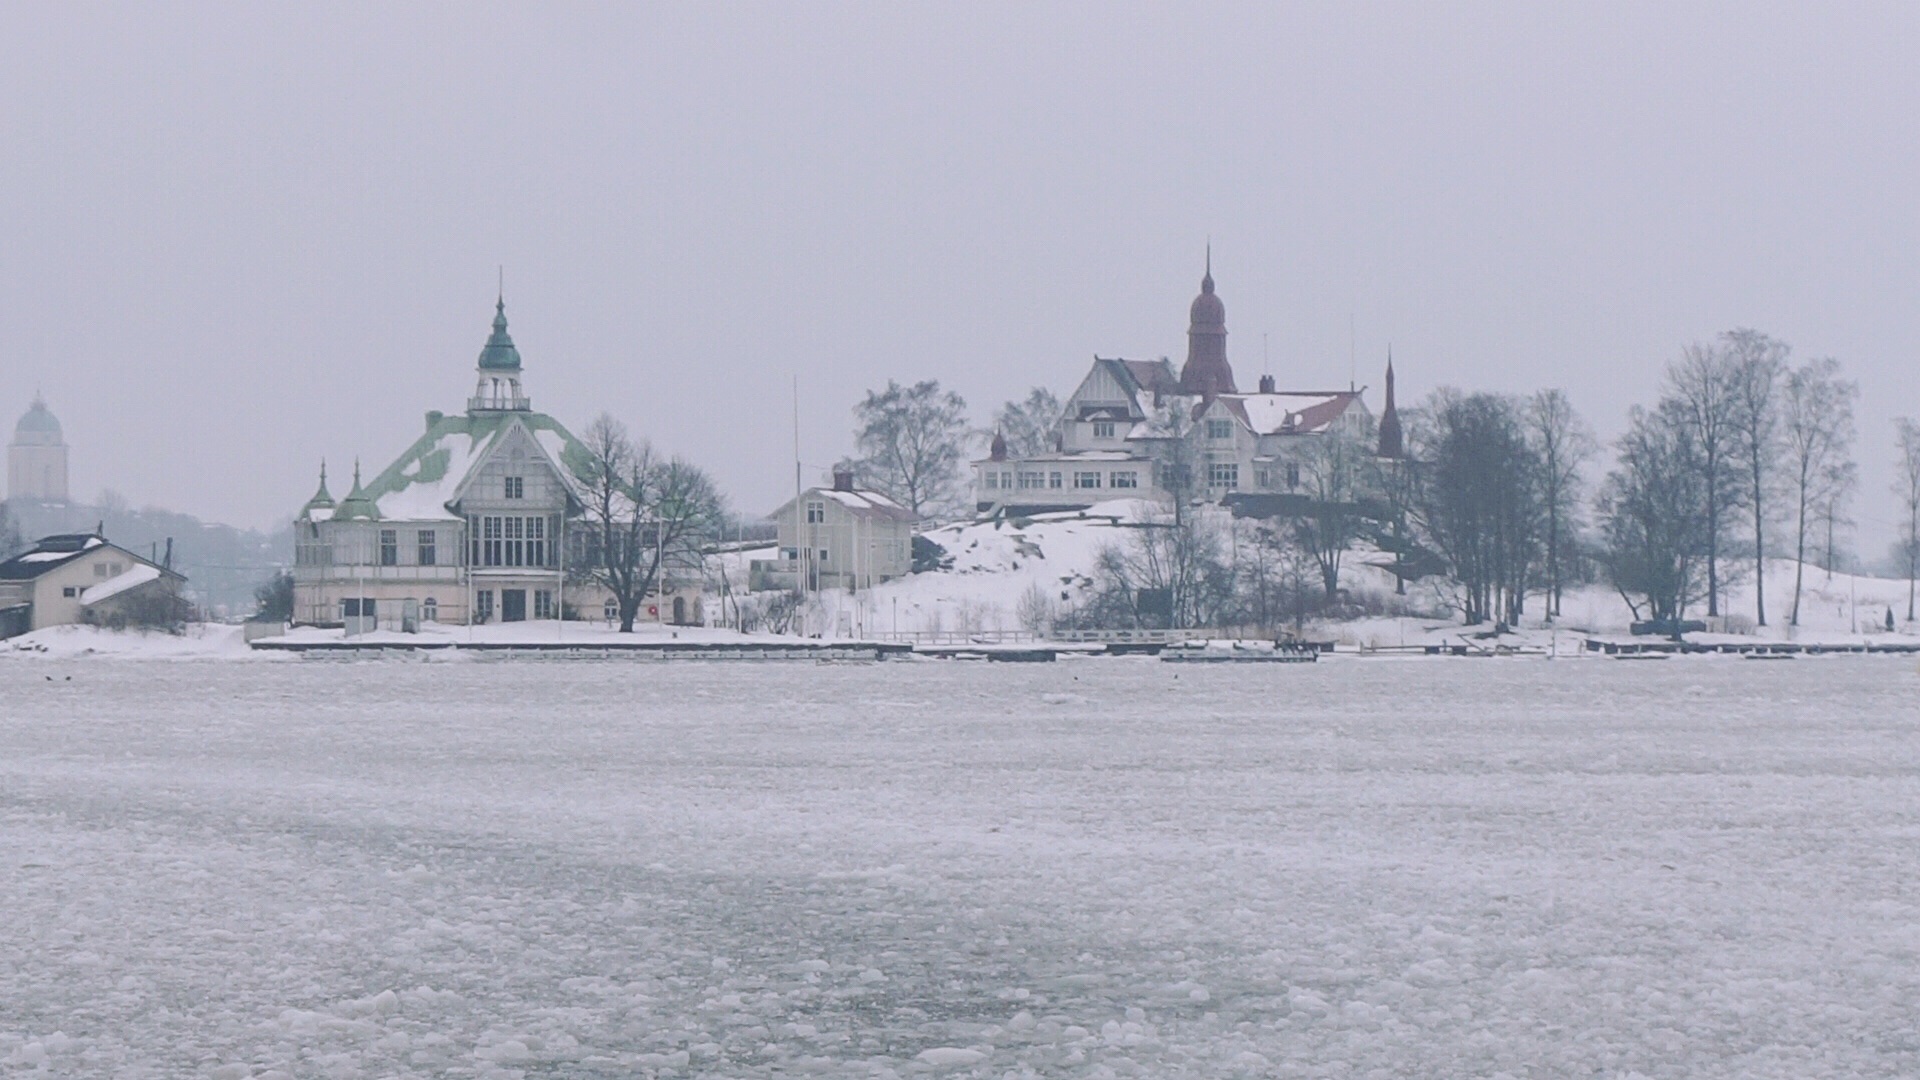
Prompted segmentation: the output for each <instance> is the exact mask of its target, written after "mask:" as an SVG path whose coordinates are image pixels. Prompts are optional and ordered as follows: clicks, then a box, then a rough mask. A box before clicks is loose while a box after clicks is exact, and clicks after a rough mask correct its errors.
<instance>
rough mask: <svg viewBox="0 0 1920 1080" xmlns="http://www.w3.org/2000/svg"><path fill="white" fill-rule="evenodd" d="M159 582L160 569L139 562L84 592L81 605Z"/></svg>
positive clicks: (90, 603) (97, 601) (81, 596)
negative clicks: (150, 582) (149, 583)
mask: <svg viewBox="0 0 1920 1080" xmlns="http://www.w3.org/2000/svg"><path fill="white" fill-rule="evenodd" d="M158 580H160V568H159V567H157V566H154V565H153V564H151V563H143V562H137V563H134V564H133V567H132V568H131V569H129V570H127V571H125V572H123V573H120V574H116V575H114V576H113V577H110V578H108V579H107V580H105V581H103V582H101V583H100V584H98V585H92V586H89V587H88V588H86V589H85V590H83V591H82V592H81V593H80V603H81V604H82V605H83V606H86V605H92V604H97V603H99V602H100V601H102V600H106V599H109V598H112V597H115V596H118V595H120V594H121V593H123V592H126V591H127V590H128V589H132V588H137V587H139V586H141V585H145V584H146V583H147V582H149V581H158Z"/></svg>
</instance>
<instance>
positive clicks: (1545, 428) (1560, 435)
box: [1526, 390, 1596, 621]
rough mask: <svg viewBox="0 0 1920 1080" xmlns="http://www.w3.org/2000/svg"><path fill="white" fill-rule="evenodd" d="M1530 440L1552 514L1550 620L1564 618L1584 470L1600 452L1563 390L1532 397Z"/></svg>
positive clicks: (1549, 524)
mask: <svg viewBox="0 0 1920 1080" xmlns="http://www.w3.org/2000/svg"><path fill="white" fill-rule="evenodd" d="M1526 426H1527V440H1528V442H1529V443H1530V444H1531V446H1532V449H1533V459H1534V463H1535V464H1536V465H1537V466H1538V467H1539V470H1540V478H1539V480H1538V481H1537V484H1538V489H1539V492H1540V505H1541V508H1542V509H1543V510H1544V511H1545V512H1546V517H1547V521H1546V528H1545V541H1546V549H1547V550H1546V578H1547V580H1546V583H1545V584H1546V594H1547V619H1548V621H1552V620H1553V619H1555V618H1558V617H1559V615H1560V589H1561V584H1562V571H1561V565H1560V560H1561V556H1562V555H1564V554H1565V553H1566V552H1567V551H1568V550H1570V549H1571V547H1572V540H1573V537H1574V535H1575V533H1576V531H1577V530H1578V529H1579V525H1580V521H1579V515H1580V504H1581V499H1580V496H1581V488H1582V486H1583V485H1582V484H1581V476H1580V470H1581V469H1582V468H1584V467H1585V465H1586V463H1587V462H1588V460H1590V459H1591V458H1592V457H1593V454H1594V451H1595V449H1596V444H1595V443H1594V439H1593V433H1592V431H1591V430H1589V429H1588V427H1587V425H1586V423H1585V422H1584V421H1582V420H1581V419H1580V415H1579V414H1578V413H1576V412H1574V411H1573V404H1572V403H1571V402H1569V401H1568V400H1567V395H1566V394H1565V393H1564V392H1562V391H1560V390H1541V391H1539V392H1538V393H1536V394H1534V395H1533V396H1532V397H1531V398H1528V399H1527V410H1526Z"/></svg>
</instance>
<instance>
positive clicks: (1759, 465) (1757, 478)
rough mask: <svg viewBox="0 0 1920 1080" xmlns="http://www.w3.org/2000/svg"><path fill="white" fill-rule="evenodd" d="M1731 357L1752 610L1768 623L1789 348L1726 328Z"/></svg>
mask: <svg viewBox="0 0 1920 1080" xmlns="http://www.w3.org/2000/svg"><path fill="white" fill-rule="evenodd" d="M1720 340H1721V342H1722V343H1723V344H1724V345H1725V346H1726V348H1727V351H1728V354H1729V356H1730V357H1731V359H1732V362H1733V371H1732V378H1733V399H1734V406H1735V408H1734V425H1733V426H1734V457H1735V458H1737V459H1738V462H1739V466H1738V467H1739V471H1740V479H1741V492H1740V494H1741V499H1742V501H1743V502H1745V503H1746V506H1747V509H1748V511H1749V512H1750V514H1751V518H1752V522H1753V615H1754V621H1755V622H1757V623H1759V624H1760V625H1761V626H1765V625H1767V526H1768V524H1769V522H1768V519H1767V515H1768V513H1769V511H1770V508H1771V507H1772V505H1773V504H1772V495H1773V493H1774V489H1775V487H1776V483H1775V478H1774V462H1775V460H1776V458H1777V456H1778V454H1779V449H1780V401H1779V399H1780V389H1779V388H1780V383H1781V378H1782V374H1783V373H1784V372H1785V371H1786V368H1787V356H1788V353H1789V351H1790V350H1789V349H1788V348H1787V345H1786V343H1785V342H1781V341H1775V340H1774V339H1772V338H1770V337H1768V336H1767V335H1765V334H1763V333H1761V332H1759V331H1758V330H1747V329H1739V330H1729V331H1727V332H1726V333H1724V334H1722V335H1720Z"/></svg>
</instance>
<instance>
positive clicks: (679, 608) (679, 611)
mask: <svg viewBox="0 0 1920 1080" xmlns="http://www.w3.org/2000/svg"><path fill="white" fill-rule="evenodd" d="M673 625H675V626H685V625H687V598H686V597H684V596H676V597H674V598H673Z"/></svg>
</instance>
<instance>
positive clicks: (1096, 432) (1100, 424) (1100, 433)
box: [1093, 420, 1113, 439]
mask: <svg viewBox="0 0 1920 1080" xmlns="http://www.w3.org/2000/svg"><path fill="white" fill-rule="evenodd" d="M1093 437H1094V438H1096V439H1111V438H1113V421H1111V420H1095V421H1094V422H1093Z"/></svg>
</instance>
